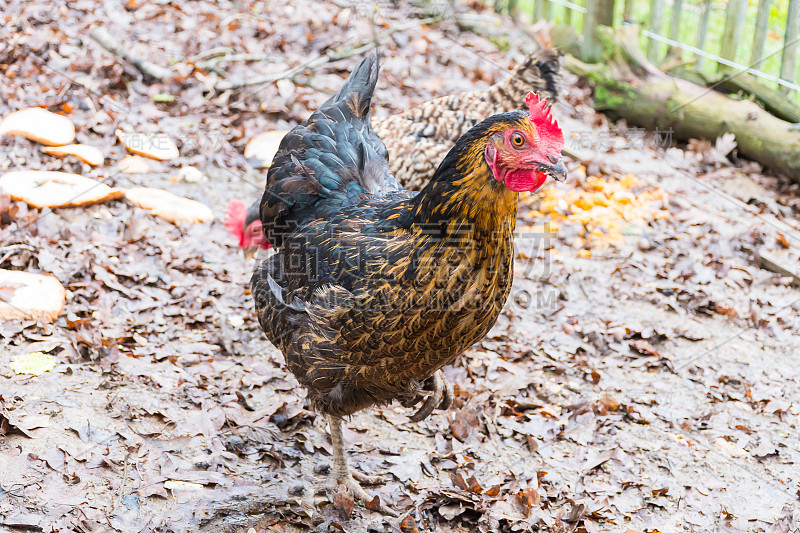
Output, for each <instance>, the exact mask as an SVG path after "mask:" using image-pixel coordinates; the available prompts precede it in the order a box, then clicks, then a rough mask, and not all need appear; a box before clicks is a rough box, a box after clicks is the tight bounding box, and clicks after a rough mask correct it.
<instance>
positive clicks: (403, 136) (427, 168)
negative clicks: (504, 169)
mask: <svg viewBox="0 0 800 533" xmlns="http://www.w3.org/2000/svg"><path fill="white" fill-rule="evenodd" d="M558 70H559V55H558V52H557V51H556V50H555V49H553V48H551V47H548V46H545V47H544V48H542V49H540V50H539V51H537V52H535V53H533V54H531V55H529V56H528V57H527V58H526V59H525V61H524V62H523V63H522V64H521V65H520V66H519V67H517V69H516V70H515V71H514V73H513V74H511V76H509V77H508V78H506V79H504V80H503V81H501V82H499V83H497V84H495V85H492V86H491V87H490V88H488V89H483V90H478V91H471V92H466V93H459V94H451V95H448V96H442V97H441V98H436V99H435V100H430V101H428V102H425V103H424V104H421V105H419V106H416V107H412V108H411V109H409V110H407V111H404V112H402V113H399V114H397V115H392V116H390V117H386V118H383V119H380V120H376V121H375V123H374V124H373V128H374V129H375V133H377V134H378V137H380V138H381V139H382V140H383V143H384V144H385V145H386V149H387V150H388V151H389V168H391V169H392V173H393V174H394V176H395V177H396V178H397V181H399V182H400V184H401V185H402V186H403V187H404V188H406V189H409V190H412V191H418V190H421V189H422V188H423V187H424V186H425V185H426V184H427V183H428V182H429V181H430V179H431V178H432V177H433V173H434V172H436V167H437V166H439V163H440V162H441V161H442V159H444V156H445V154H447V152H448V151H449V150H450V148H452V147H453V145H454V144H455V142H456V140H457V139H458V138H459V137H461V136H462V135H464V134H465V133H466V132H467V130H469V129H470V128H471V127H473V126H475V125H476V124H478V123H479V122H480V121H481V120H483V119H485V118H486V117H488V116H491V115H495V114H497V113H504V112H506V111H514V110H515V109H520V104H521V103H522V102H524V101H525V95H526V94H528V93H529V92H530V91H533V92H535V93H538V94H539V95H540V96H542V97H546V98H547V99H548V100H549V101H550V102H551V103H552V102H554V101H555V99H556V97H557V96H558V86H557V83H556V81H557V76H558Z"/></svg>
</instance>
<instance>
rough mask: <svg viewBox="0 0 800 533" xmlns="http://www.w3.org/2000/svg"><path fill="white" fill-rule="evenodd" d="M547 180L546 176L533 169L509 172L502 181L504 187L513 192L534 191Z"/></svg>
mask: <svg viewBox="0 0 800 533" xmlns="http://www.w3.org/2000/svg"><path fill="white" fill-rule="evenodd" d="M546 180H547V174H544V173H543V172H539V171H537V170H533V169H530V170H529V169H519V170H509V171H508V172H507V173H506V175H505V179H504V183H505V184H506V187H508V188H509V189H511V190H512V191H514V192H522V191H531V192H532V191H535V190H536V189H538V188H539V187H541V186H542V184H543V183H544V182H545V181H546Z"/></svg>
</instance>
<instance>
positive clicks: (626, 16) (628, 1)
mask: <svg viewBox="0 0 800 533" xmlns="http://www.w3.org/2000/svg"><path fill="white" fill-rule="evenodd" d="M632 17H633V0H625V7H624V8H623V9H622V20H623V21H624V22H630V20H631V18H632Z"/></svg>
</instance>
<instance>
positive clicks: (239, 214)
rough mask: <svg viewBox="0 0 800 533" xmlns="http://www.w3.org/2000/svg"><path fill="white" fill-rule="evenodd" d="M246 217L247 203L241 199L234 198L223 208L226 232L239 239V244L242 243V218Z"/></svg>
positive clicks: (241, 244)
mask: <svg viewBox="0 0 800 533" xmlns="http://www.w3.org/2000/svg"><path fill="white" fill-rule="evenodd" d="M246 217H247V205H246V204H245V203H244V202H242V201H241V200H234V201H232V202H231V203H229V204H228V208H227V209H226V210H225V226H226V227H227V228H228V233H230V234H231V235H233V236H234V237H236V238H237V239H239V246H243V245H244V220H245V218H246Z"/></svg>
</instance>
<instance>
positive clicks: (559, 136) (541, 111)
mask: <svg viewBox="0 0 800 533" xmlns="http://www.w3.org/2000/svg"><path fill="white" fill-rule="evenodd" d="M525 103H526V104H528V111H529V115H528V116H529V117H530V119H531V122H533V125H534V126H536V136H537V139H536V140H537V145H538V146H539V147H540V148H541V149H542V150H543V151H546V152H547V153H553V154H556V153H560V152H561V149H562V148H564V132H562V131H561V128H560V127H559V126H558V122H556V119H555V118H553V114H552V113H551V112H550V108H549V107H547V98H543V99H541V100H540V99H539V95H538V94H537V93H535V92H533V91H531V92H529V93H528V96H526V97H525Z"/></svg>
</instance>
